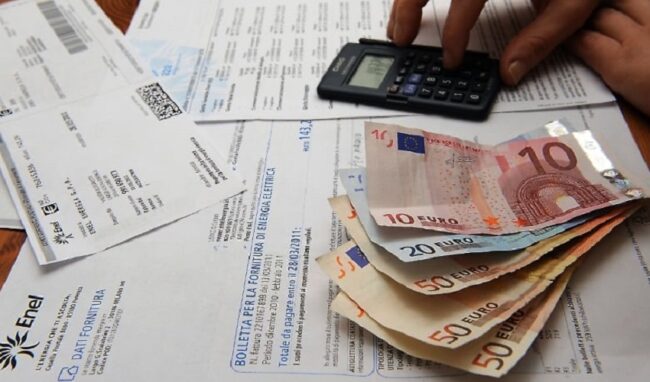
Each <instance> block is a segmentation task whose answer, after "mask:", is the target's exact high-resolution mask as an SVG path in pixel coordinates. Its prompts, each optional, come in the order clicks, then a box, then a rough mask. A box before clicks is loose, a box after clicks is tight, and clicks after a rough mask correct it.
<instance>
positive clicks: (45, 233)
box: [0, 0, 244, 264]
mask: <svg viewBox="0 0 650 382" xmlns="http://www.w3.org/2000/svg"><path fill="white" fill-rule="evenodd" d="M0 21H1V23H2V25H3V27H4V29H5V31H11V33H5V34H2V35H0V43H1V45H2V46H3V47H5V51H6V52H8V54H6V55H3V58H2V65H1V66H0V84H2V85H3V86H2V87H0V100H2V101H1V102H2V104H1V105H0V109H1V110H2V112H1V113H2V114H1V116H0V143H2V144H1V145H0V154H1V157H2V159H3V163H2V166H1V167H2V172H3V176H4V177H5V180H6V181H7V183H8V186H9V188H10V193H11V194H12V198H13V200H14V203H15V204H16V205H18V206H19V211H18V212H19V214H20V217H21V220H22V222H23V225H24V226H25V229H26V230H27V232H28V234H29V235H28V236H29V239H30V243H31V244H32V246H33V247H34V252H35V254H36V256H37V258H38V260H39V263H41V264H48V263H53V262H57V261H61V260H66V259H71V258H74V257H78V256H85V255H90V254H94V253H97V252H100V251H102V250H104V249H106V248H109V247H111V246H114V245H117V244H119V243H121V242H124V241H125V240H128V239H130V238H132V237H134V236H137V235H140V234H142V233H145V232H147V231H150V230H152V229H154V228H156V227H159V226H160V225H163V224H167V223H170V222H172V221H175V220H178V219H180V218H182V217H184V216H187V215H189V214H192V213H194V212H196V211H198V210H199V209H201V208H204V207H207V206H209V205H211V204H214V203H216V202H218V201H220V200H222V199H224V198H226V197H229V196H231V195H233V194H236V193H238V192H241V191H243V189H244V187H243V183H242V181H241V179H240V177H239V176H238V175H237V174H236V173H235V172H234V171H232V169H231V168H230V166H228V165H226V163H225V161H224V160H223V159H222V157H221V155H220V154H219V152H218V151H217V150H216V149H215V147H214V145H213V141H212V140H210V139H206V137H205V136H203V135H202V133H201V132H200V131H199V130H198V129H197V128H196V126H195V124H194V123H193V122H192V121H191V120H190V119H189V118H188V117H187V116H186V114H185V113H184V112H183V111H182V110H181V108H180V107H179V106H178V105H177V104H176V103H175V102H174V100H172V98H171V97H170V96H169V95H168V93H167V92H166V91H165V89H164V88H163V87H162V86H161V85H159V84H158V83H156V82H155V80H153V79H152V78H150V77H149V76H147V75H144V74H143V73H144V72H143V71H142V69H141V66H140V65H139V64H138V62H137V60H136V59H135V56H134V55H133V54H132V53H131V50H130V48H129V47H128V42H126V41H125V40H124V38H123V36H122V35H121V33H120V32H119V30H117V28H115V27H114V26H113V25H112V24H111V22H110V20H109V19H108V18H107V17H106V16H105V15H104V13H103V12H102V11H101V9H100V8H99V7H97V6H96V5H94V3H86V2H83V1H81V0H65V1H56V2H54V1H40V2H37V1H22V2H15V3H9V4H6V5H3V6H2V7H1V8H0Z"/></svg>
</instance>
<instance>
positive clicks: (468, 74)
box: [458, 70, 472, 79]
mask: <svg viewBox="0 0 650 382" xmlns="http://www.w3.org/2000/svg"><path fill="white" fill-rule="evenodd" d="M458 76H459V77H460V78H468V79H469V78H472V71H471V70H461V71H459V72H458Z"/></svg>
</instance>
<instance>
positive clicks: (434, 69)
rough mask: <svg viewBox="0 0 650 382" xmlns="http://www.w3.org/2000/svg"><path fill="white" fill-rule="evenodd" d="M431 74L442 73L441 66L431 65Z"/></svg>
mask: <svg viewBox="0 0 650 382" xmlns="http://www.w3.org/2000/svg"><path fill="white" fill-rule="evenodd" d="M429 73H431V74H440V73H442V66H440V65H433V66H432V67H431V70H430V71H429Z"/></svg>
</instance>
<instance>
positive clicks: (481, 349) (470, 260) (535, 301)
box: [318, 121, 647, 377]
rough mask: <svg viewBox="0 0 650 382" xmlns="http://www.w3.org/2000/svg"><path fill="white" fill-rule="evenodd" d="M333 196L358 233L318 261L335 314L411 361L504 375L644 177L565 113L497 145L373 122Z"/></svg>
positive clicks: (633, 199) (632, 201)
mask: <svg viewBox="0 0 650 382" xmlns="http://www.w3.org/2000/svg"><path fill="white" fill-rule="evenodd" d="M365 129H366V131H365V133H366V162H367V168H366V169H362V168H358V169H349V170H343V171H341V172H340V177H341V179H342V182H343V185H344V187H345V189H346V191H347V195H342V196H339V197H335V198H333V199H331V200H330V203H331V206H332V209H333V210H334V212H335V214H336V215H337V216H338V218H339V219H340V220H341V222H342V223H343V225H344V226H345V228H346V229H347V232H348V234H349V236H350V237H351V239H352V240H351V241H349V242H347V243H345V244H343V245H342V246H340V247H339V248H337V249H336V250H335V251H333V252H331V253H329V254H326V255H324V256H321V257H319V258H318V263H319V265H320V267H321V268H322V269H323V270H324V271H325V272H326V273H327V274H328V276H329V277H330V278H331V279H332V280H333V281H334V282H336V283H337V284H338V286H339V287H340V290H341V291H340V293H339V295H338V296H337V297H336V298H335V299H334V301H333V302H332V306H331V308H332V309H333V310H334V311H336V312H338V313H339V314H341V315H343V316H345V317H347V318H348V319H350V320H352V321H355V322H356V323H357V324H359V325H360V326H361V327H363V328H364V329H366V330H368V331H370V332H371V333H373V334H375V335H376V336H377V337H380V338H382V339H383V340H384V341H386V342H388V343H389V344H391V345H392V346H393V347H395V348H397V349H399V350H402V351H404V352H405V353H407V354H410V355H412V356H414V357H418V358H421V359H424V360H430V361H434V362H438V363H442V364H446V365H450V366H454V367H457V368H459V369H463V370H466V371H469V372H472V373H475V374H481V375H488V376H493V377H499V376H502V375H504V374H506V373H507V372H508V371H509V370H510V369H511V368H512V367H513V366H514V365H515V364H516V363H517V361H518V360H519V359H521V357H522V356H523V355H524V354H525V353H526V351H527V349H528V348H529V347H530V346H531V344H532V343H533V341H534V340H535V338H536V337H537V335H538V333H539V332H540V330H541V329H542V327H543V326H544V324H545V322H546V320H547V319H548V318H549V316H550V314H551V312H552V311H553V309H554V307H555V305H556V304H557V302H558V301H559V299H560V297H561V295H562V293H563V291H564V288H565V287H566V285H567V283H568V282H569V279H570V277H571V274H572V273H573V271H574V270H575V268H576V266H577V265H578V263H579V262H580V259H581V257H582V256H583V255H585V253H587V252H588V251H589V249H591V248H592V247H593V246H594V245H595V244H596V243H598V242H599V241H600V240H601V239H602V238H603V237H605V236H606V235H607V234H608V233H610V232H611V231H612V230H613V229H614V228H615V227H616V226H617V225H619V224H621V223H622V222H623V221H625V219H626V218H628V217H629V216H630V215H632V214H633V213H634V212H635V211H636V210H637V209H638V208H639V207H640V201H639V200H640V199H642V198H644V197H645V194H646V193H645V189H646V188H647V186H646V185H644V184H642V183H641V182H642V181H643V180H639V179H634V175H633V174H627V173H626V172H625V171H624V169H622V168H620V167H617V166H616V161H615V160H614V159H615V158H613V157H612V156H611V155H608V153H606V152H605V151H603V149H602V147H601V145H600V144H599V143H598V142H597V140H596V139H595V138H594V137H593V136H592V134H591V132H590V131H588V130H587V131H573V130H572V129H571V128H570V126H568V125H567V124H566V122H563V121H553V122H551V123H549V124H547V125H546V126H544V127H543V128H540V129H538V130H534V131H532V132H530V133H528V134H525V135H522V136H518V137H515V138H514V139H512V140H509V141H507V142H503V143H501V144H498V145H494V146H488V145H481V144H477V143H475V142H470V141H464V140H461V139H458V138H454V137H450V136H445V135H441V134H434V133H429V132H425V131H421V130H415V129H409V128H405V127H402V126H396V125H385V124H379V123H372V122H369V123H367V124H366V127H365Z"/></svg>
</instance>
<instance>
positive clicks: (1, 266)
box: [0, 0, 650, 287]
mask: <svg viewBox="0 0 650 382" xmlns="http://www.w3.org/2000/svg"><path fill="white" fill-rule="evenodd" d="M7 1H10V0H0V4H2V3H6V2H7ZM97 3H98V4H99V6H100V7H102V9H103V10H104V12H106V14H107V15H108V17H110V18H111V20H113V22H114V23H115V25H117V27H118V28H120V29H121V30H122V31H125V30H126V28H127V27H128V26H129V23H130V22H131V18H132V17H133V12H135V9H136V7H137V5H138V0H97ZM619 103H620V105H621V109H622V110H623V114H624V115H625V119H626V120H627V123H628V125H629V127H630V131H631V132H632V135H633V136H634V138H635V140H636V142H637V144H638V146H639V149H640V150H641V153H642V154H643V158H644V159H645V161H646V163H647V164H649V165H650V119H648V117H646V116H645V115H643V114H641V113H639V112H638V111H637V110H635V109H634V108H633V107H631V106H629V105H628V104H627V103H626V102H625V101H620V102H619ZM612 128H613V129H615V128H619V127H618V126H612ZM25 237H26V236H25V232H24V231H15V230H2V229H0V287H2V285H3V284H4V282H5V280H6V279H7V276H8V275H9V271H10V270H11V267H12V265H13V264H14V262H15V261H16V256H18V251H19V250H20V247H21V245H22V243H23V242H24V241H25Z"/></svg>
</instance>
